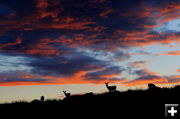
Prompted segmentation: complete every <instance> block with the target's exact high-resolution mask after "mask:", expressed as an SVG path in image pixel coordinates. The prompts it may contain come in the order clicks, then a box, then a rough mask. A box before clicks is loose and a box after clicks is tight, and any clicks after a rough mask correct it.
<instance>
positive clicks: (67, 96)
mask: <svg viewBox="0 0 180 119" xmlns="http://www.w3.org/2000/svg"><path fill="white" fill-rule="evenodd" d="M66 92H67V91H63V93H64V95H65V96H66V98H69V97H70V96H71V93H66Z"/></svg>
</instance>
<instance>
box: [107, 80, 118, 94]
mask: <svg viewBox="0 0 180 119" xmlns="http://www.w3.org/2000/svg"><path fill="white" fill-rule="evenodd" d="M108 84H109V82H105V85H106V87H107V89H108V90H109V92H113V91H116V88H117V87H116V86H109V85H108Z"/></svg>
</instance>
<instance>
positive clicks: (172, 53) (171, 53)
mask: <svg viewBox="0 0 180 119" xmlns="http://www.w3.org/2000/svg"><path fill="white" fill-rule="evenodd" d="M158 55H180V51H170V52H167V53H161V54H158Z"/></svg>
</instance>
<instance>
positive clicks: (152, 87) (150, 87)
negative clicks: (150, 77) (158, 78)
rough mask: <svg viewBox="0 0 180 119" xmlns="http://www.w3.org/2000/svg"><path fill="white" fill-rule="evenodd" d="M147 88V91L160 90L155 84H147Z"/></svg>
mask: <svg viewBox="0 0 180 119" xmlns="http://www.w3.org/2000/svg"><path fill="white" fill-rule="evenodd" d="M148 88H149V90H157V89H160V87H157V86H156V85H155V84H153V83H149V84H148Z"/></svg>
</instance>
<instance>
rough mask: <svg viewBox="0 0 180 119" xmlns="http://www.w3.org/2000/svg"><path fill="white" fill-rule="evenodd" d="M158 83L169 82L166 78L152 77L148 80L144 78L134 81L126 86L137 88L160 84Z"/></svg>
mask: <svg viewBox="0 0 180 119" xmlns="http://www.w3.org/2000/svg"><path fill="white" fill-rule="evenodd" d="M158 82H168V80H167V79H166V78H164V77H158V76H152V77H150V78H148V79H147V77H144V78H143V77H142V78H140V79H136V80H133V81H129V82H125V83H124V84H125V85H127V86H128V87H132V86H137V85H146V84H148V83H158Z"/></svg>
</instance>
